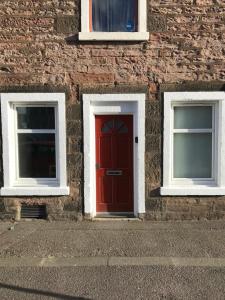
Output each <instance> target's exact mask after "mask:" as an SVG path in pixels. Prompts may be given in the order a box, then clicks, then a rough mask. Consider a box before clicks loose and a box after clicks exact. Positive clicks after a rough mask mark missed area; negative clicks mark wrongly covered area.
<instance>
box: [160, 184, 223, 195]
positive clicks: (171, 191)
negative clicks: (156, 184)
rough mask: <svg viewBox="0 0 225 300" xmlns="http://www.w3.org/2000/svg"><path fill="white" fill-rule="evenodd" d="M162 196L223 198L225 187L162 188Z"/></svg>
mask: <svg viewBox="0 0 225 300" xmlns="http://www.w3.org/2000/svg"><path fill="white" fill-rule="evenodd" d="M160 193H161V195H162V196H167V195H170V196H181V195H182V196H223V195H225V187H223V188H222V187H209V186H192V187H187V186H179V187H161V189H160Z"/></svg>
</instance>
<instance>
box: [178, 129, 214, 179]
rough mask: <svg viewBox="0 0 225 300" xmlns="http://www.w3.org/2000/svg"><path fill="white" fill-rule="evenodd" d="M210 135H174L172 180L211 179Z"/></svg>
mask: <svg viewBox="0 0 225 300" xmlns="http://www.w3.org/2000/svg"><path fill="white" fill-rule="evenodd" d="M211 165H212V134H211V133H193V134H192V133H191V134H190V133H175V134H174V178H211V175H212V169H211Z"/></svg>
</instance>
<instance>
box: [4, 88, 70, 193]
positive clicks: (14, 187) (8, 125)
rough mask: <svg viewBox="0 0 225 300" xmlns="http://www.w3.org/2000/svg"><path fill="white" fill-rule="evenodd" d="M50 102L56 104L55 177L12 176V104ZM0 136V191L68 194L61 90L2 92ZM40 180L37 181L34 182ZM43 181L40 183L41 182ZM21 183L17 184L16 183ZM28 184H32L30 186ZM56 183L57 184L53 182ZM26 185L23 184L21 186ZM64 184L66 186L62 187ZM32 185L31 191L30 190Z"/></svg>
mask: <svg viewBox="0 0 225 300" xmlns="http://www.w3.org/2000/svg"><path fill="white" fill-rule="evenodd" d="M19 104H27V105H36V104H37V105H43V106H45V105H49V104H50V105H53V104H54V106H55V107H56V124H57V127H56V150H57V151H58V152H57V153H56V165H57V169H58V170H57V174H58V177H57V178H56V179H55V180H48V179H47V180H46V182H44V180H43V179H42V180H41V181H38V180H33V179H28V180H27V182H26V180H22V181H21V180H19V181H18V180H16V153H15V151H16V150H15V149H16V148H15V147H14V146H15V145H14V144H15V127H14V111H13V108H14V106H15V105H19ZM1 113H2V140H3V169H4V187H3V188H2V189H1V191H0V195H15V196H18V195H34V193H35V195H45V196H47V194H49V195H53V194H54V195H68V194H69V189H68V188H67V187H66V186H67V174H66V118H65V94H64V93H2V94H1ZM38 182H40V184H38ZM43 184H44V186H43ZM19 185H21V186H19ZM31 185H32V186H31ZM56 185H57V186H56ZM25 186H26V187H25ZM65 187H66V188H65ZM32 189H33V191H32Z"/></svg>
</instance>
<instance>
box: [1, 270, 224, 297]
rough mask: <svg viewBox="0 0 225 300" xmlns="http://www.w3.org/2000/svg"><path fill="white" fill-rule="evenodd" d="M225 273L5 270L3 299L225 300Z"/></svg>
mask: <svg viewBox="0 0 225 300" xmlns="http://www.w3.org/2000/svg"><path fill="white" fill-rule="evenodd" d="M224 283H225V269H224V268H189V267H185V268H177V267H158V266H154V267H82V268H80V267H72V268H71V267H68V268H6V269H5V268H1V269H0V299H1V300H11V299H13V300H26V299H43V300H45V299H48V300H50V299H68V300H72V299H104V300H105V299H170V300H175V299H194V300H197V299H200V300H202V299H210V300H217V299H221V300H222V299H225V284H224Z"/></svg>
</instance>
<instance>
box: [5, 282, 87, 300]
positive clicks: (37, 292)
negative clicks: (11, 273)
mask: <svg viewBox="0 0 225 300" xmlns="http://www.w3.org/2000/svg"><path fill="white" fill-rule="evenodd" d="M1 288H3V289H8V290H12V291H16V292H24V293H30V294H35V295H42V296H49V297H54V298H56V299H62V300H91V298H83V297H75V296H69V295H62V294H57V293H53V292H48V291H41V290H34V289H29V288H24V287H19V286H15V285H9V284H5V283H0V289H1Z"/></svg>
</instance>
